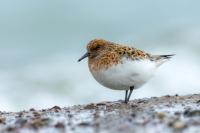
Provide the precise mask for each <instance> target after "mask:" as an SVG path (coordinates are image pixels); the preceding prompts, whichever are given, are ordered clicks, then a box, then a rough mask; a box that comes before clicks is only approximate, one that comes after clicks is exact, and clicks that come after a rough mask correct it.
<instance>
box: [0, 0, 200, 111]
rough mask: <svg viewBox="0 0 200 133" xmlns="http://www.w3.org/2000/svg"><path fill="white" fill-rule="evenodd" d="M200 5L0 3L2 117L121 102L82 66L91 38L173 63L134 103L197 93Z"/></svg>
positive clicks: (184, 0) (180, 0)
mask: <svg viewBox="0 0 200 133" xmlns="http://www.w3.org/2000/svg"><path fill="white" fill-rule="evenodd" d="M199 5H200V1H197V0H193V1H188V0H168V1H158V0H152V1H136V0H124V1H117V0H110V1H108V0H101V1H94V0H84V1H81V0H59V1H55V0H29V1H27V0H16V1H12V0H1V1H0V110H1V111H18V110H23V109H29V108H31V107H33V108H37V109H41V108H48V107H52V106H54V105H59V106H69V105H74V104H85V103H90V102H99V101H106V100H109V101H113V100H119V99H123V98H124V92H122V91H113V90H109V89H106V88H104V87H102V86H101V85H99V84H98V83H97V82H96V81H95V80H94V79H93V78H92V76H91V74H90V73H89V71H88V68H87V61H86V60H85V61H83V62H81V63H77V59H78V58H79V57H80V56H82V55H83V54H84V53H85V51H86V50H85V45H86V44H87V43H88V42H89V41H90V40H91V39H94V38H104V39H107V40H110V41H113V42H118V43H123V44H127V45H130V46H134V47H137V48H141V49H143V50H145V51H148V52H151V53H154V54H171V53H175V54H176V56H175V57H174V58H173V59H172V60H171V61H170V62H168V63H166V64H165V65H163V66H162V67H160V69H159V70H158V71H157V74H156V76H155V77H154V78H153V79H152V80H151V81H150V82H149V83H147V84H146V85H145V86H143V87H142V88H141V89H138V90H136V91H134V93H133V95H132V99H134V98H143V97H151V96H161V95H167V94H181V95H184V94H191V93H199V92H200V71H199V70H200V69H199V67H200V60H199V56H200V15H199V13H200V8H199Z"/></svg>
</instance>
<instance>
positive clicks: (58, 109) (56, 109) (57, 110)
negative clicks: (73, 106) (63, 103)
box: [50, 106, 61, 112]
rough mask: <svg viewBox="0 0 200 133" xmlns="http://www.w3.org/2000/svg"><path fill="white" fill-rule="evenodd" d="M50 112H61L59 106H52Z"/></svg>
mask: <svg viewBox="0 0 200 133" xmlns="http://www.w3.org/2000/svg"><path fill="white" fill-rule="evenodd" d="M50 110H53V111H54V112H59V111H60V110H61V108H60V107H59V106H54V107H53V108H51V109H50Z"/></svg>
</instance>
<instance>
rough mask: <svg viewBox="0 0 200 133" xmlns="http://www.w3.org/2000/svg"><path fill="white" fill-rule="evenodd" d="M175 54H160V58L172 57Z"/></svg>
mask: <svg viewBox="0 0 200 133" xmlns="http://www.w3.org/2000/svg"><path fill="white" fill-rule="evenodd" d="M174 55H175V54H169V55H159V57H160V58H164V59H170V58H172V56H174Z"/></svg>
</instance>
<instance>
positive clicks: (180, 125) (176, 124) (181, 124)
mask: <svg viewBox="0 0 200 133" xmlns="http://www.w3.org/2000/svg"><path fill="white" fill-rule="evenodd" d="M173 127H174V128H175V129H183V128H185V127H186V124H185V123H184V122H182V121H176V122H174V123H173Z"/></svg>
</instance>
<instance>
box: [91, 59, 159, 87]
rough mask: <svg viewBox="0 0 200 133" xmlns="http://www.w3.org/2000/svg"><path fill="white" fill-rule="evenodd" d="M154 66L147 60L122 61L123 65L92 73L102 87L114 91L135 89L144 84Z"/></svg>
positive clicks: (150, 75)
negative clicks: (132, 87)
mask: <svg viewBox="0 0 200 133" xmlns="http://www.w3.org/2000/svg"><path fill="white" fill-rule="evenodd" d="M155 70H156V64H155V63H154V62H152V61H149V60H138V61H132V60H128V59H123V64H118V65H113V66H112V67H110V68H108V69H107V70H100V71H95V72H94V71H92V75H93V77H94V78H95V79H96V80H97V81H98V82H99V83H100V84H102V85H103V86H105V87H107V88H110V89H114V90H128V89H130V87H131V86H134V88H135V89H137V88H139V87H140V86H142V85H143V84H144V83H146V82H147V81H148V80H149V79H150V78H151V77H152V76H153V74H154V73H155Z"/></svg>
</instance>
